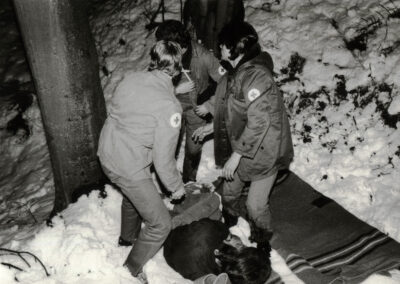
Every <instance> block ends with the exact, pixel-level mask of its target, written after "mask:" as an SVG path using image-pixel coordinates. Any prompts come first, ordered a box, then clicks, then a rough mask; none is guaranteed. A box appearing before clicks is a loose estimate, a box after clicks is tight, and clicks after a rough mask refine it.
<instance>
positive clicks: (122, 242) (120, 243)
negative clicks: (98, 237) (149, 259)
mask: <svg viewBox="0 0 400 284" xmlns="http://www.w3.org/2000/svg"><path fill="white" fill-rule="evenodd" d="M118 246H120V247H129V246H132V242H130V241H126V240H124V239H123V238H122V237H119V239H118Z"/></svg>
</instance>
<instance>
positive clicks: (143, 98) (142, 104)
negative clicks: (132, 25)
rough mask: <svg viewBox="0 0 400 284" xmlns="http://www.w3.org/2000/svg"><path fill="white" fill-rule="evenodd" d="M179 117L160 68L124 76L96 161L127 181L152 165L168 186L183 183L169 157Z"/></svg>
mask: <svg viewBox="0 0 400 284" xmlns="http://www.w3.org/2000/svg"><path fill="white" fill-rule="evenodd" d="M181 115H182V108H181V106H180V103H179V101H178V100H177V99H176V98H175V95H174V87H173V85H172V81H171V78H170V77H169V76H168V75H166V74H165V73H163V72H161V71H151V72H130V73H128V74H126V75H125V77H124V78H123V80H122V81H121V82H120V84H119V85H118V87H117V89H116V91H115V93H114V96H113V98H112V100H111V103H110V106H109V109H108V117H107V119H106V122H105V124H104V126H103V129H102V131H101V134H100V140H99V148H98V152H97V154H98V156H99V158H100V162H101V164H102V165H103V166H104V167H106V168H107V169H109V170H110V171H112V172H114V173H116V174H117V175H120V176H123V177H126V178H129V179H131V180H141V179H146V178H149V177H151V176H150V166H151V165H152V164H154V166H155V169H156V171H157V173H158V175H159V176H160V178H161V180H162V182H163V184H164V185H165V186H166V188H167V189H168V190H170V191H172V192H173V191H175V190H177V189H179V188H180V187H183V184H182V179H181V176H180V174H179V172H178V170H177V168H176V160H175V149H176V144H177V141H178V136H179V131H180V124H181Z"/></svg>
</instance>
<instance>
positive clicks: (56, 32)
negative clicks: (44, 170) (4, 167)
mask: <svg viewBox="0 0 400 284" xmlns="http://www.w3.org/2000/svg"><path fill="white" fill-rule="evenodd" d="M13 2H14V8H15V11H16V14H17V18H18V22H19V26H20V30H21V33H22V37H23V41H24V45H25V50H26V53H27V57H28V62H29V65H30V68H31V72H32V75H33V79H34V83H35V87H36V91H37V95H38V101H39V106H40V109H41V114H42V118H43V124H44V128H45V132H46V138H47V144H48V147H49V151H50V158H51V162H52V169H53V175H54V181H55V202H54V209H53V214H54V213H56V212H59V211H60V210H62V209H64V208H65V207H66V206H67V205H68V204H69V203H70V202H72V201H74V200H73V199H74V196H78V195H79V194H80V192H81V191H82V190H87V189H88V188H93V187H96V186H102V185H103V184H104V181H105V178H104V174H103V172H102V170H101V166H100V164H99V161H98V159H97V155H96V151H97V145H98V139H99V134H100V130H101V127H102V125H103V123H104V120H105V117H106V109H105V102H104V96H103V92H102V89H101V86H100V79H99V68H98V62H97V54H96V50H95V46H94V41H93V39H92V35H91V32H90V28H89V23H88V17H87V8H86V4H85V3H86V2H87V1H84V0H13Z"/></svg>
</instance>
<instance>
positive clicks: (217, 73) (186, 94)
mask: <svg viewBox="0 0 400 284" xmlns="http://www.w3.org/2000/svg"><path fill="white" fill-rule="evenodd" d="M155 36H156V39H157V40H169V41H175V42H177V43H178V44H179V45H180V46H181V48H182V50H183V52H184V54H183V58H182V65H183V73H184V74H181V78H179V80H178V83H177V87H176V95H177V98H178V100H179V101H180V102H181V105H182V108H183V125H182V131H183V132H184V133H185V137H186V143H185V157H184V162H183V174H182V178H183V182H184V183H187V182H189V181H196V175H197V169H198V166H199V163H200V159H201V149H202V143H201V142H199V141H194V140H192V139H191V137H192V134H193V132H194V131H195V130H196V129H197V128H199V127H201V126H204V125H205V124H206V119H204V118H202V117H200V116H198V115H197V114H196V113H195V112H194V108H195V107H196V106H197V103H198V99H199V98H201V96H202V94H203V93H204V92H206V91H208V90H207V88H208V87H209V86H210V77H211V79H212V80H213V81H214V82H218V81H219V80H220V78H221V76H223V75H224V74H225V69H224V68H223V67H222V66H221V65H220V63H219V61H218V59H217V58H216V57H215V56H214V55H213V53H212V52H211V51H208V50H207V49H205V48H204V47H203V46H202V45H200V44H198V43H196V42H194V41H192V40H191V38H190V35H189V33H188V32H187V31H186V29H185V26H184V25H183V24H182V23H181V22H179V21H176V20H167V21H165V22H163V23H161V24H160V25H159V26H158V28H157V31H156V34H155ZM190 83H192V84H190ZM185 84H186V85H185Z"/></svg>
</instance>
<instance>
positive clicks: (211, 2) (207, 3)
mask: <svg viewBox="0 0 400 284" xmlns="http://www.w3.org/2000/svg"><path fill="white" fill-rule="evenodd" d="M243 20H244V4H243V0H187V1H186V2H185V5H184V9H183V21H184V23H185V25H186V26H187V27H188V29H189V31H190V29H191V28H192V27H193V28H194V29H195V38H196V39H197V40H200V41H201V42H202V43H203V44H204V46H205V47H207V48H208V49H212V50H214V51H215V52H216V53H218V50H219V47H218V33H219V32H220V31H221V29H222V28H223V27H224V26H225V25H226V24H228V23H230V22H231V21H243ZM191 34H192V36H193V32H192V33H191Z"/></svg>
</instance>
